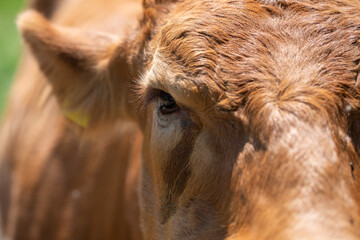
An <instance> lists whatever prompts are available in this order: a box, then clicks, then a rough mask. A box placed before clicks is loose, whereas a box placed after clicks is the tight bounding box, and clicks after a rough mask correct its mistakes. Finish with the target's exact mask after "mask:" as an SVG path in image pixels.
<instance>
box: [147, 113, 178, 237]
mask: <svg viewBox="0 0 360 240" xmlns="http://www.w3.org/2000/svg"><path fill="white" fill-rule="evenodd" d="M151 116H152V117H151V118H150V120H147V122H146V125H145V128H144V144H143V153H142V167H141V168H142V170H141V183H140V193H141V199H140V206H141V221H142V227H143V232H144V234H145V235H146V236H147V237H148V238H149V239H158V238H159V237H160V236H159V235H158V234H159V233H161V232H163V230H162V228H163V227H164V226H163V225H161V224H159V222H160V208H161V202H160V200H161V196H162V195H163V189H164V181H163V169H164V165H165V164H166V163H167V162H168V160H169V156H170V154H171V151H172V150H173V149H174V148H175V147H176V146H177V145H178V143H179V141H180V140H181V139H182V136H183V133H182V129H181V120H180V119H176V118H173V119H168V120H171V121H167V120H166V119H165V121H164V119H161V120H159V119H158V118H157V117H158V116H157V115H156V112H155V113H153V114H151Z"/></svg>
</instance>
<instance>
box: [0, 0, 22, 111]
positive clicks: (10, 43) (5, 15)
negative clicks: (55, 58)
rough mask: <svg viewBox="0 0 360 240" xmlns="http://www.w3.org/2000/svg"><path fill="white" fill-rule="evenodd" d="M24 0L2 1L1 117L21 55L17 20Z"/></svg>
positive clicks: (0, 54)
mask: <svg viewBox="0 0 360 240" xmlns="http://www.w3.org/2000/svg"><path fill="white" fill-rule="evenodd" d="M23 3H24V0H0V115H1V113H2V112H3V109H4V106H5V104H6V98H7V94H8V91H9V88H10V85H11V82H12V79H13V77H14V74H15V70H16V65H17V63H18V59H19V54H20V49H21V46H20V36H19V34H18V32H17V29H16V25H15V20H16V16H17V14H18V13H19V12H20V11H21V9H23V5H24V4H23Z"/></svg>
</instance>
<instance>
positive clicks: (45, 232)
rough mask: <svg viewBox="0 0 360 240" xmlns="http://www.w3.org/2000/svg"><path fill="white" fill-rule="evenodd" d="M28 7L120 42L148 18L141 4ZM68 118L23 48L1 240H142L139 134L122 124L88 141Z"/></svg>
mask: <svg viewBox="0 0 360 240" xmlns="http://www.w3.org/2000/svg"><path fill="white" fill-rule="evenodd" d="M85 2H86V3H85ZM115 2H116V4H115ZM114 4H115V5H114ZM29 5H30V8H31V9H36V10H37V11H38V12H41V13H42V15H43V16H45V17H46V18H47V19H48V20H47V21H51V22H52V23H57V24H61V25H62V26H65V25H66V26H72V25H74V26H77V27H83V28H86V29H91V30H93V31H102V32H107V31H110V32H116V34H117V35H118V36H121V35H123V34H126V32H127V31H129V30H130V29H132V28H136V25H137V21H138V18H139V17H140V16H141V11H142V9H141V2H140V1H136V0H134V1H131V0H130V1H121V0H120V1H72V0H69V1H65V0H61V1H55V0H54V1H50V0H47V1H42V0H36V1H32V2H30V3H29ZM69 9H77V11H78V12H79V14H75V13H74V12H72V11H69ZM98 11H100V12H102V13H103V14H102V15H101V14H99V13H98ZM113 22H116V23H117V24H116V25H114V24H113ZM74 40H75V39H74ZM68 119H69V118H68V117H67V116H65V115H64V113H63V111H62V110H61V108H60V107H59V104H58V103H57V101H56V99H55V95H54V94H53V90H52V88H51V85H50V84H49V83H48V82H47V78H46V75H44V74H43V73H42V72H41V71H40V69H39V67H38V64H37V62H36V60H35V59H34V55H33V54H32V53H31V52H29V50H27V49H25V52H24V54H23V57H22V60H21V62H20V67H19V71H18V73H17V76H16V80H15V81H14V83H13V86H12V89H11V93H10V98H9V101H8V106H7V108H6V110H5V115H4V119H3V121H2V128H1V133H0V143H1V144H0V145H1V147H0V212H1V221H0V222H2V223H3V225H2V230H3V234H4V236H2V235H1V236H0V239H3V238H4V239H11V240H15V239H26V240H45V239H46V240H50V239H52V240H56V239H58V240H60V239H74V240H75V239H79V240H80V239H88V240H99V239H104V240H107V239H109V240H124V239H129V240H141V239H143V238H142V235H141V232H140V227H139V226H140V223H139V221H140V215H139V206H138V177H137V176H138V175H139V173H138V172H139V169H140V153H141V142H142V133H141V132H140V129H139V128H138V127H137V126H136V124H134V123H133V122H132V121H129V120H127V119H122V120H121V119H118V121H117V122H116V123H115V125H112V126H111V127H109V128H107V129H105V128H104V129H103V130H102V134H101V135H96V137H95V135H94V136H93V137H91V138H90V137H86V138H85V137H83V136H82V134H81V129H82V127H81V126H78V125H77V124H76V123H74V122H73V121H71V120H68ZM99 139H100V140H99ZM0 228H1V227H0ZM2 237H3V238H2Z"/></svg>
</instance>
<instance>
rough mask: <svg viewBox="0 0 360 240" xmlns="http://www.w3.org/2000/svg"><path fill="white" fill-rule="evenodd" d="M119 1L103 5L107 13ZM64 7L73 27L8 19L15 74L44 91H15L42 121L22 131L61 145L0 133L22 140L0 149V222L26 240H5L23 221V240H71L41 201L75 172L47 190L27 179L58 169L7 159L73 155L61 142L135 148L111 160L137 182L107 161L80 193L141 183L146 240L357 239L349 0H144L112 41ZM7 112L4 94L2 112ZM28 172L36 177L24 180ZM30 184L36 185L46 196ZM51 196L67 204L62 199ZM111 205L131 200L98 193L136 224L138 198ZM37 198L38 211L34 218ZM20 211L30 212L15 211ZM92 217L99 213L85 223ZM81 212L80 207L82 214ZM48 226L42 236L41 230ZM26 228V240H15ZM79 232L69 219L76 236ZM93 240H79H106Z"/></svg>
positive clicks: (357, 127) (29, 16)
mask: <svg viewBox="0 0 360 240" xmlns="http://www.w3.org/2000/svg"><path fill="white" fill-rule="evenodd" d="M69 1H70V0H69ZM108 1H109V2H112V1H110V0H108ZM108 1H105V2H106V3H107V2H108ZM79 2H81V1H79ZM94 2H97V1H96V0H93V1H92V4H94ZM98 3H99V5H96V6H98V8H96V9H95V10H94V11H96V12H97V14H96V16H98V15H99V16H100V18H102V17H103V16H104V15H106V16H107V17H109V16H113V15H112V14H111V13H109V12H103V9H101V8H100V5H101V7H103V6H102V5H103V4H105V3H104V2H101V3H100V1H99V2H98ZM117 4H120V3H116V1H114V2H113V7H112V8H111V9H115V6H116V5H117ZM84 5H85V4H84V3H81V6H83V7H84ZM64 9H65V10H64ZM62 11H63V12H62V13H63V14H64V15H65V16H66V14H69V15H71V16H72V17H73V19H72V20H73V21H74V22H72V21H71V22H70V23H69V22H66V21H65V22H62V21H60V20H59V21H58V22H57V21H54V20H48V19H47V18H46V17H44V16H42V15H41V14H39V12H37V11H34V10H30V11H26V12H24V13H23V14H22V15H21V16H20V17H19V19H18V26H19V29H20V31H21V33H22V36H23V38H24V40H25V42H26V44H27V45H28V46H29V48H30V50H31V55H32V56H33V59H32V60H29V63H28V64H33V66H32V68H34V65H35V63H36V64H38V66H39V68H40V70H41V74H42V76H43V79H44V80H43V82H41V83H42V84H35V83H34V82H29V83H28V87H29V88H30V87H33V88H35V89H39V88H41V89H45V90H46V92H47V93H48V95H46V96H45V97H43V96H42V94H36V97H37V100H36V101H35V100H32V101H26V102H25V103H28V104H29V105H31V107H32V108H35V110H34V109H31V108H30V107H28V108H26V110H24V111H25V113H27V114H30V112H31V114H32V113H33V112H34V111H35V112H36V110H37V111H39V112H41V114H42V118H41V120H39V122H37V121H36V119H31V121H30V120H28V121H27V122H29V123H31V124H33V122H36V124H39V126H41V128H46V127H48V126H49V123H48V122H49V119H53V118H55V119H57V120H58V121H60V120H59V119H61V121H65V119H69V120H67V121H66V123H67V124H68V125H65V126H66V130H67V131H69V132H71V131H72V132H71V134H73V135H71V136H73V138H75V140H74V141H72V142H70V143H69V142H67V141H66V140H67V139H60V140H61V141H58V142H55V143H54V144H53V145H52V146H56V148H51V147H49V146H46V148H42V147H41V146H42V144H43V143H42V141H46V142H48V141H49V140H47V139H46V138H47V136H48V135H47V133H48V131H46V132H44V133H39V128H40V127H39V128H35V127H34V126H33V125H26V124H24V123H26V122H25V121H24V120H23V118H17V119H18V121H19V120H20V121H19V122H15V123H12V124H13V125H11V127H6V125H5V127H4V129H7V131H8V133H7V134H6V135H5V136H6V137H5V139H9V138H10V139H12V137H13V135H15V134H14V133H13V132H12V131H16V133H18V134H19V135H20V136H17V135H15V136H16V138H14V140H12V141H10V143H9V144H11V145H8V147H3V146H2V147H3V148H4V149H5V150H3V151H5V152H6V153H7V155H5V159H10V160H8V162H9V161H10V163H8V164H7V165H6V164H5V168H4V167H3V168H2V169H5V170H2V172H3V174H5V176H6V179H7V184H3V186H2V189H3V190H2V192H4V190H5V193H2V196H5V201H2V202H5V206H6V204H8V205H9V204H10V205H12V206H13V207H10V208H9V207H8V208H9V209H11V210H12V211H9V212H8V213H5V226H6V228H5V229H6V231H9V232H6V233H7V234H8V235H9V236H10V237H14V238H15V239H24V238H25V237H23V238H21V237H18V238H16V236H20V235H21V234H22V233H20V231H21V229H19V228H18V229H16V228H14V227H13V226H14V223H11V221H9V220H8V219H15V220H12V221H13V222H15V223H17V225H18V226H20V225H21V224H22V225H21V226H24V227H25V230H24V232H26V234H35V233H37V232H36V230H38V229H46V230H43V232H42V235H39V234H38V233H37V234H38V235H37V236H46V234H48V235H47V236H51V237H50V239H81V237H83V236H85V235H79V236H81V237H77V238H76V236H75V235H73V236H72V235H66V234H68V233H69V231H68V229H71V228H72V227H73V228H74V229H78V226H71V225H72V223H73V222H72V221H74V222H75V221H78V220H75V219H76V218H77V217H80V216H77V215H76V214H69V213H67V212H66V211H64V212H62V211H58V209H51V211H50V210H49V208H50V207H49V204H51V199H49V198H45V199H44V198H42V196H44V195H53V194H55V195H56V193H57V191H59V190H57V189H56V188H55V187H58V186H63V184H65V185H64V186H65V187H62V188H64V189H67V190H68V189H69V188H66V187H69V186H71V187H72V186H73V185H72V184H73V182H72V180H73V179H72V178H71V176H73V175H70V176H67V175H63V176H62V177H61V178H59V179H57V180H58V181H55V180H54V181H52V182H51V181H50V182H46V183H43V182H42V181H36V180H34V179H37V177H39V175H41V174H43V175H45V176H47V175H46V174H47V173H48V174H50V173H51V174H53V173H54V172H55V173H57V174H60V175H61V173H58V171H60V170H59V168H60V167H59V166H56V165H55V166H54V168H55V169H51V166H52V164H64V163H63V162H64V161H66V160H65V159H67V158H61V159H60V158H57V157H56V156H55V157H54V158H53V159H48V160H46V163H47V164H48V165H47V166H46V167H47V168H44V167H38V166H34V167H33V169H28V167H26V169H24V170H22V171H20V170H18V167H17V166H20V164H18V161H19V160H18V159H17V158H16V157H17V155H18V154H19V155H20V156H26V157H27V158H29V159H31V160H33V159H41V158H40V156H42V155H41V153H42V151H47V152H48V153H51V156H52V155H56V154H59V155H60V156H61V155H62V154H64V155H67V156H68V159H72V158H73V157H74V151H73V150H72V147H73V146H77V147H79V146H80V148H81V146H82V145H81V143H82V142H83V141H92V142H91V143H92V144H93V145H91V147H90V148H87V150H86V152H88V151H89V149H92V147H94V146H96V147H100V148H101V149H102V150H104V151H106V152H111V153H113V151H115V152H116V150H119V154H120V155H121V153H127V152H128V151H129V150H133V155H132V156H128V157H125V158H123V159H125V160H123V159H121V156H114V159H116V158H118V159H121V160H123V161H121V162H124V161H125V162H127V164H129V165H131V164H135V165H136V164H137V163H139V165H140V166H139V168H140V171H135V170H134V171H131V170H133V168H131V167H129V168H122V167H119V168H116V169H115V168H114V169H113V168H112V164H114V161H112V163H109V165H108V167H109V169H111V170H113V171H111V172H109V173H108V172H106V173H104V174H103V175H102V176H101V177H99V178H94V179H89V178H86V179H83V180H82V181H81V182H82V183H84V184H89V185H91V186H94V185H96V184H98V185H99V186H100V187H103V186H106V185H108V184H110V185H111V184H114V181H115V182H116V181H117V178H115V177H114V175H115V176H116V175H117V173H116V172H121V174H125V175H126V176H127V174H129V176H131V178H132V179H133V181H132V183H133V185H131V184H127V183H125V184H124V187H125V188H127V187H129V186H130V187H134V189H135V184H136V183H139V197H138V203H139V212H140V213H139V215H140V219H139V222H140V223H139V225H140V229H141V232H142V236H143V238H144V239H174V240H179V239H186V240H191V239H226V240H243V239H246V240H272V239H277V240H294V239H296V240H305V239H306V240H311V239H314V240H315V239H316V240H322V239H327V240H335V239H344V240H345V239H346V240H350V239H351V240H355V239H360V195H359V194H360V191H359V190H360V188H359V187H360V186H359V184H360V180H359V179H360V171H359V167H360V165H359V164H360V162H359V160H360V159H359V157H360V148H359V147H360V88H359V85H360V80H359V74H358V73H359V70H360V2H359V1H356V0H342V1H340V0H317V1H310V0H298V1H295V0H144V1H143V3H142V13H141V17H140V18H139V20H138V21H137V24H134V27H133V28H129V29H127V28H126V31H125V30H124V32H122V33H120V34H119V33H118V32H117V31H116V30H119V29H123V27H122V23H121V22H120V21H116V19H115V20H111V21H110V23H111V24H110V23H109V22H107V24H109V25H107V24H106V22H104V21H100V20H99V19H98V18H96V17H95V16H94V20H93V21H92V22H91V23H92V24H94V25H92V24H89V25H90V26H92V27H93V26H98V28H96V29H93V28H92V27H88V26H87V24H85V25H81V23H79V22H77V19H80V20H79V21H80V22H81V20H82V19H83V18H81V16H82V14H84V12H83V11H79V8H63V10H62ZM108 11H109V10H108ZM59 12H60V10H59ZM129 12H130V11H129V10H126V11H125V13H124V14H125V15H124V16H126V14H129ZM76 13H79V15H76ZM54 14H55V15H54V16H56V11H55V12H54ZM60 16H61V14H59V18H60V19H61V17H60ZM118 17H119V16H118ZM121 17H123V16H121ZM135 22H136V21H135ZM118 24H119V25H118ZM130 25H132V24H130ZM135 25H136V26H135ZM107 26H112V27H113V28H111V29H110V30H109V29H108V28H107ZM118 26H119V27H118ZM26 76H29V75H28V73H27V74H26ZM31 79H32V78H31ZM34 81H35V80H34ZM37 81H39V80H37ZM24 82H25V80H24ZM35 85H36V86H35ZM14 89H15V88H14ZM45 90H43V91H45ZM14 91H15V90H14ZM17 94H18V93H17ZM24 96H26V94H24ZM18 101H19V100H17V97H14V100H11V101H10V105H11V103H12V102H15V103H17V102H18ZM49 102H51V104H52V105H51V106H52V107H51V108H50V109H48V108H46V107H47V104H50V103H49ZM34 103H36V104H34ZM19 104H20V103H19ZM21 104H24V101H22V102H21ZM54 106H56V107H54ZM10 109H11V108H10ZM24 111H23V112H21V113H23V114H25V113H24ZM54 111H56V113H54ZM9 114H10V115H9ZM16 114H19V113H15V112H14V113H13V115H14V116H15V115H16ZM45 114H47V115H45ZM9 116H11V113H8V115H7V118H10V117H9ZM7 118H6V119H7ZM71 122H73V125H74V126H72V127H70V125H71ZM64 124H65V123H64ZM126 124H131V126H133V128H134V130H130V132H126V131H125V132H124V130H125V129H129V127H128V126H126ZM35 126H37V125H35ZM55 126H56V128H55V129H56V130H57V131H58V132H60V133H62V134H63V133H64V128H62V129H60V130H59V129H58V126H57V125H55ZM50 127H51V128H54V123H52V124H51V126H50ZM67 127H68V128H67ZM19 129H20V130H19ZM75 129H76V130H75ZM114 129H119V130H120V129H122V130H123V131H120V132H116V131H115V130H114ZM23 131H25V132H26V131H29V132H32V133H33V134H35V133H36V134H38V135H36V136H37V138H33V137H28V138H29V139H30V140H28V141H30V142H31V143H32V145H31V146H28V145H27V144H29V143H27V144H26V145H25V141H26V140H27V139H28V138H26V137H27V135H24V137H23V136H22V132H23ZM121 133H122V135H121ZM109 134H110V135H111V136H114V138H115V139H117V140H119V142H116V141H115V142H113V144H114V145H111V146H113V147H114V148H115V149H109V148H108V146H109V145H108V144H106V145H104V141H105V136H106V137H107V136H108V135H109ZM30 136H32V135H30ZM117 136H121V137H120V138H117ZM127 136H132V137H135V136H138V138H136V139H137V140H138V141H130V142H127V143H128V145H126V143H125V144H124V143H123V142H121V141H120V140H123V139H124V138H126V137H127ZM89 139H90V140H89ZM4 142H5V141H4ZM6 144H8V143H7V142H6ZM6 144H4V145H6ZM12 144H14V145H12ZM15 144H16V145H15ZM20 144H24V145H25V146H26V148H25V146H24V147H22V145H20ZM58 144H60V146H64V145H65V146H66V147H60V148H59V147H58ZM97 144H98V145H100V146H97ZM14 146H16V147H14ZM17 149H19V151H20V152H18V151H16V150H17ZM23 149H25V150H26V151H23ZM139 149H141V154H138V155H137V153H138V152H137V151H136V150H139ZM41 150H42V151H41ZM47 156H49V155H47ZM91 157H92V154H88V155H85V156H81V159H80V158H79V159H80V160H79V161H82V162H85V163H84V165H86V166H88V165H91V166H92V167H91V169H92V170H93V171H95V170H94V169H97V168H98V166H97V165H96V164H94V160H93V159H92V158H91ZM12 159H13V160H12ZM24 159H25V158H24ZM23 161H24V162H25V160H23ZM29 162H30V161H29ZM54 162H55V163H54ZM95 162H96V161H95ZM115 162H116V161H115ZM119 162H120V160H119ZM119 162H117V163H118V164H120V163H119ZM11 163H12V164H11ZM22 164H24V163H22ZM28 164H29V165H30V166H31V164H30V163H28ZM36 164H38V163H37V162H35V164H34V165H36ZM29 165H27V166H29ZM64 166H71V165H66V164H64ZM39 168H40V169H41V170H42V172H41V171H40V174H39V172H37V173H33V172H32V171H34V169H37V171H39V170H38V169H39ZM75 169H76V166H75ZM27 170H29V173H30V172H31V176H33V178H31V177H28V176H27V174H28V173H27ZM30 170H32V171H30ZM66 170H68V171H74V170H72V169H70V167H68V168H67V169H66ZM75 171H77V170H75ZM10 173H11V174H10ZM75 175H76V173H75ZM103 177H104V179H103ZM14 179H15V180H16V181H15V180H14ZM18 179H24V180H23V181H22V182H21V183H22V184H29V183H32V184H33V185H31V186H30V187H28V186H23V189H24V190H22V191H23V192H21V189H20V190H19V187H18V185H16V183H17V182H18V181H19V180H18ZM121 179H122V178H121ZM88 181H89V182H90V183H89V182H88ZM95 181H96V182H95ZM98 181H99V182H98ZM122 181H124V180H122ZM17 184H19V183H17ZM66 184H68V185H66ZM42 185H46V186H47V188H46V191H45V190H43V191H44V192H41V191H40V190H41V187H42ZM39 188H40V190H38V189H39ZM14 189H15V190H14ZM29 189H30V190H29ZM71 189H77V188H71ZM45 192H46V193H45ZM10 193H11V194H10ZM80 193H82V191H80ZM17 194H18V195H17ZM21 194H23V195H24V196H28V195H27V194H30V196H31V197H32V202H30V203H29V202H26V200H22V201H17V202H15V203H13V201H12V199H10V198H9V197H7V196H10V195H11V196H15V197H16V196H18V199H20V197H19V195H21ZM57 196H67V197H68V196H69V192H67V191H65V190H64V191H63V192H61V193H59V194H57ZM71 196H72V200H69V198H65V199H67V200H68V201H70V202H71V203H73V202H74V201H75V200H73V199H80V198H81V196H82V195H80V194H79V192H77V191H75V192H74V190H72V192H71ZM122 196H124V197H125V198H127V199H130V200H128V201H125V200H124V199H121V197H120V199H116V200H114V199H115V198H112V197H113V196H109V197H108V198H107V199H102V198H101V200H102V201H100V200H99V202H101V203H103V204H104V206H107V205H106V203H108V204H109V205H110V206H124V207H123V209H125V210H128V211H127V213H128V215H131V214H134V215H131V216H136V211H137V210H136V207H134V205H135V204H134V203H136V202H137V197H136V193H134V194H133V195H132V198H130V197H127V196H129V195H122ZM37 199H39V202H40V203H39V205H41V208H40V207H39V208H38V209H34V207H33V206H34V205H35V206H36V205H37ZM91 200H93V199H89V200H88V201H91ZM116 201H119V205H117V204H116ZM104 202H106V203H104ZM126 204H129V205H126ZM3 205H4V204H3ZM44 205H45V206H48V207H47V208H45V210H44ZM55 206H56V205H55V204H54V207H55ZM128 206H129V208H128ZM81 207H82V206H81V205H77V206H76V207H73V208H71V210H72V211H80V210H78V209H79V208H80V209H81ZM3 208H4V207H3ZM55 208H56V207H55ZM4 209H7V208H6V207H5V208H4ZM14 209H15V210H14ZM28 209H31V210H32V211H31V214H32V215H26V214H27V212H26V210H27V211H29V210H28ZM64 209H65V210H67V208H64ZM100 210H101V211H104V210H106V208H105V209H104V208H99V212H97V214H99V213H100ZM23 211H24V212H23ZM88 211H89V208H88V209H85V210H83V211H82V213H83V214H84V216H85V215H86V214H89V212H88ZM14 212H15V213H14ZM48 212H51V213H52V214H54V215H52V214H48V215H47V213H48ZM101 213H102V212H101ZM122 213H123V212H122ZM16 214H17V215H16ZM14 215H16V216H14ZM59 215H60V216H67V218H66V217H62V218H61V219H59V218H60V217H59ZM124 215H126V214H125V212H124ZM30 216H31V217H30ZM93 216H95V215H93ZM119 216H120V215H119ZM121 216H122V215H121ZM54 218H56V220H57V221H56V224H55V227H54V225H52V224H51V222H50V221H51V220H54ZM37 219H41V220H42V219H49V223H48V222H45V220H44V221H43V222H41V221H38V220H37ZM99 219H100V218H99ZM125 220H126V221H125ZM129 220H130V219H129V218H124V220H123V221H121V222H119V225H118V227H119V228H121V227H123V229H124V230H129V231H130V230H131V232H134V233H135V232H136V231H138V229H137V227H138V225H134V224H131V227H129V228H126V227H125V228H124V224H125V223H128V222H129ZM32 221H34V222H35V223H34V225H35V228H33V229H27V228H26V227H27V226H30V225H31V222H32ZM68 221H69V222H68ZM110 222H111V221H110ZM52 223H54V222H52ZM69 223H70V224H69ZM134 223H136V221H135V222H134ZM47 224H48V225H47ZM67 224H69V225H67ZM15 225H16V224H15ZM46 225H47V228H46V227H44V226H46ZM59 225H61V226H62V227H58V226H59ZM89 225H91V223H89V222H86V221H83V225H82V226H89ZM39 226H40V227H39ZM91 226H92V227H96V226H95V225H91ZM112 226H114V225H112ZM128 226H129V225H128ZM42 227H44V228H42ZM103 227H104V226H103ZM79 228H81V227H79ZM34 229H35V230H34ZM99 229H101V226H99ZM86 230H88V231H90V232H91V229H89V228H87V229H86ZM34 232H35V233H34ZM101 233H105V232H101ZM107 233H109V235H102V236H100V235H99V234H100V231H99V232H98V235H96V236H95V235H90V234H89V236H91V237H93V236H95V237H93V238H94V239H95V238H96V237H97V239H110V236H111V234H110V232H107ZM112 233H114V232H112ZM24 234H25V233H24ZM83 234H85V233H83ZM119 234H122V232H121V233H120V232H119ZM32 236H35V235H32ZM84 238H86V237H84ZM89 238H90V237H88V238H86V239H89ZM37 239H39V238H37ZM44 239H45V238H44ZM47 239H49V237H48V238H47ZM122 239H129V237H127V236H123V237H122Z"/></svg>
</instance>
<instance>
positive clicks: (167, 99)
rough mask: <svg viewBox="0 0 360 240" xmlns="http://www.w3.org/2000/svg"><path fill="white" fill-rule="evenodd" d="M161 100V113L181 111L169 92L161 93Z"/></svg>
mask: <svg viewBox="0 0 360 240" xmlns="http://www.w3.org/2000/svg"><path fill="white" fill-rule="evenodd" d="M159 97H160V99H161V105H160V109H159V110H160V113H161V114H164V115H165V114H171V113H174V112H176V111H178V110H179V106H178V105H177V104H176V102H175V100H174V98H173V97H172V96H171V95H170V94H168V93H167V92H164V91H161V92H160V95H159Z"/></svg>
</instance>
